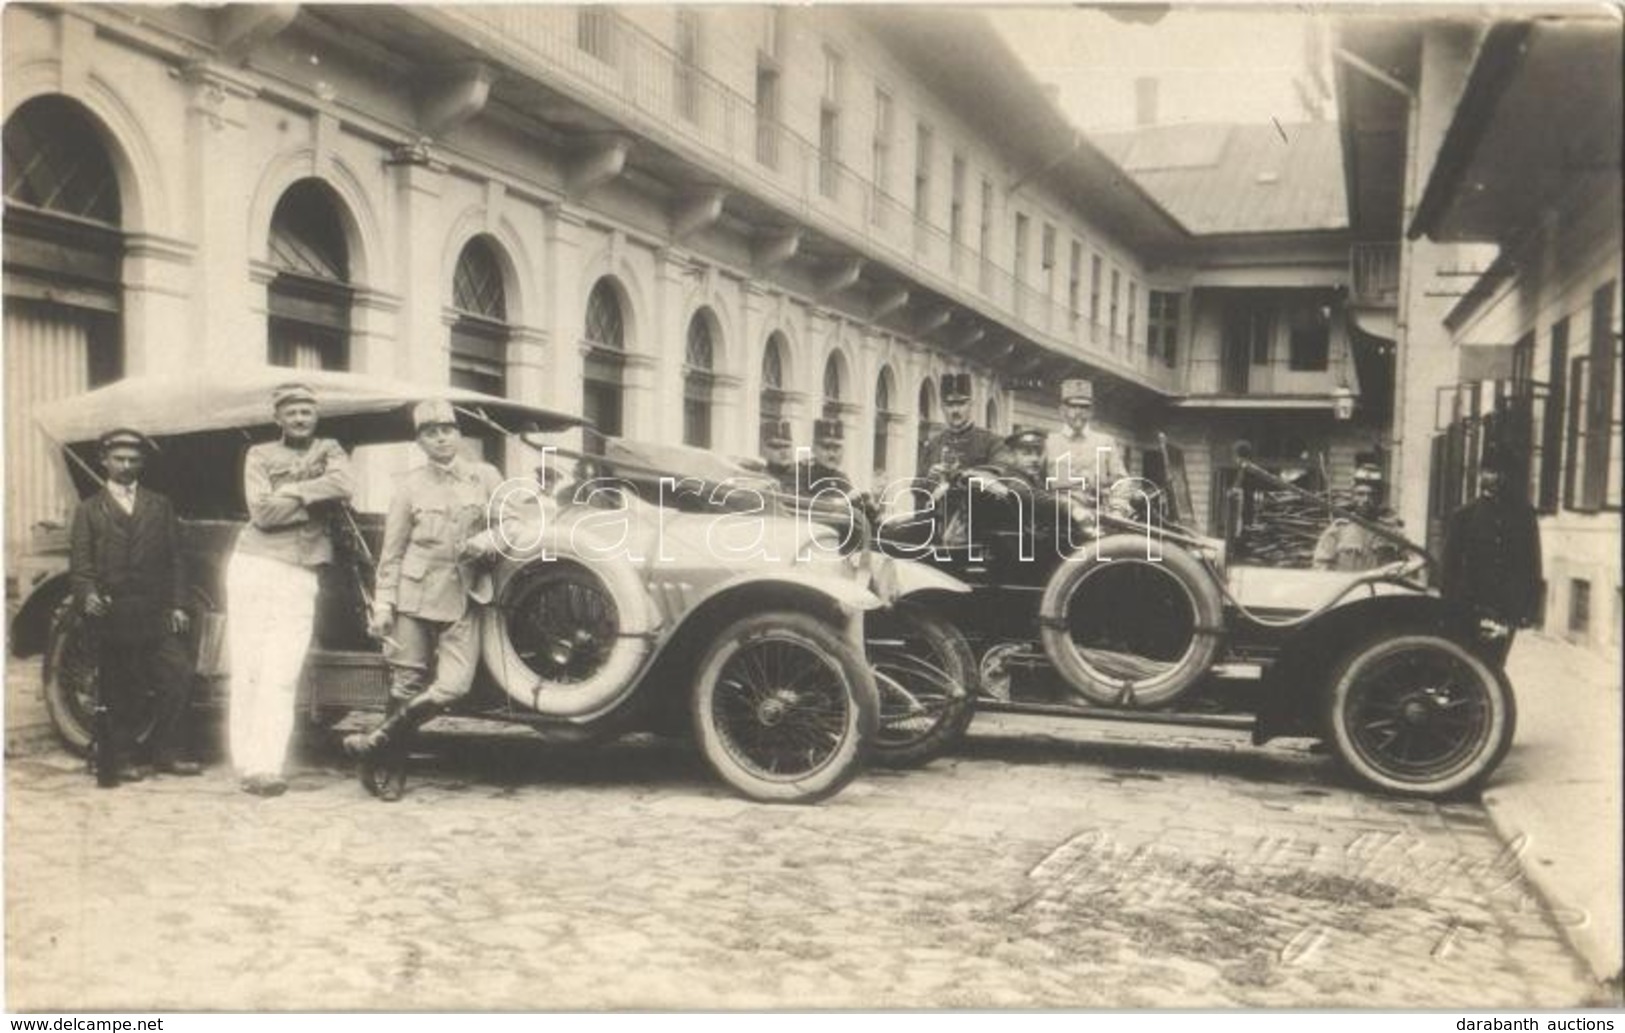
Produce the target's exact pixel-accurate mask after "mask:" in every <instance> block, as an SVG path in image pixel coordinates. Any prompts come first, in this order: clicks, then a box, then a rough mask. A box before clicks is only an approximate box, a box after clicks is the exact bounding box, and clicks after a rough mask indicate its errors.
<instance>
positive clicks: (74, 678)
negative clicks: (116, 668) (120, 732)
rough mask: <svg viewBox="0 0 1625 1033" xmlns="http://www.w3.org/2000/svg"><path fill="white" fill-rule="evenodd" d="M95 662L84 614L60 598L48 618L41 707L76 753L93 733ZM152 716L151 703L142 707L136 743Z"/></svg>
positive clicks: (84, 750) (84, 747) (83, 751)
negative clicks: (60, 600)
mask: <svg viewBox="0 0 1625 1033" xmlns="http://www.w3.org/2000/svg"><path fill="white" fill-rule="evenodd" d="M97 663H98V661H97V657H96V649H95V644H94V642H93V641H92V639H91V636H90V634H89V630H88V629H87V628H86V626H85V619H84V617H83V616H81V615H80V614H79V613H77V612H75V610H74V608H73V600H72V599H71V598H69V599H64V600H63V601H62V603H61V605H59V606H58V607H57V610H56V614H55V615H54V616H53V618H52V622H51V637H50V639H49V641H48V642H47V645H46V650H45V676H44V686H45V711H46V713H47V714H48V715H49V716H50V718H51V727H52V728H53V729H55V731H56V734H57V737H58V738H59V739H61V740H62V744H63V745H64V746H66V747H67V748H68V749H69V751H71V752H73V753H75V754H77V755H79V756H84V755H85V754H86V753H88V752H89V750H90V744H91V740H92V739H93V738H94V737H95V736H94V729H95V726H96V718H95V714H96V680H97V676H98V673H97ZM154 720H155V715H154V714H153V709H152V707H151V706H145V707H143V708H142V713H141V716H140V717H139V719H138V720H137V721H136V723H135V728H134V730H133V735H134V741H135V742H136V743H144V742H146V741H147V738H148V737H149V736H150V735H151V734H152V728H153V724H154Z"/></svg>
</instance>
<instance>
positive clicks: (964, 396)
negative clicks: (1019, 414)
mask: <svg viewBox="0 0 1625 1033" xmlns="http://www.w3.org/2000/svg"><path fill="white" fill-rule="evenodd" d="M941 383H942V389H941V395H942V412H943V415H944V416H945V417H946V418H947V421H948V426H947V427H945V428H944V429H943V430H942V431H940V432H939V433H938V434H937V435H936V436H935V437H933V438H931V440H930V441H927V442H926V443H925V447H924V448H922V449H920V464H919V467H918V469H919V475H920V476H921V477H922V478H926V479H929V480H932V481H938V482H942V481H946V480H947V479H948V478H949V477H951V476H953V474H955V473H957V472H958V471H959V470H961V469H964V468H966V467H972V466H986V465H987V464H988V463H990V462H992V461H993V460H994V458H995V457H996V455H997V454H998V451H999V444H1000V442H999V437H998V435H997V434H994V433H993V432H992V431H990V430H984V429H983V428H981V427H978V426H976V425H975V424H973V423H971V418H970V374H969V373H944V374H943V375H942V382H941Z"/></svg>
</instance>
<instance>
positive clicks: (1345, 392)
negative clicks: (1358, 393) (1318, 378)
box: [1332, 384, 1355, 420]
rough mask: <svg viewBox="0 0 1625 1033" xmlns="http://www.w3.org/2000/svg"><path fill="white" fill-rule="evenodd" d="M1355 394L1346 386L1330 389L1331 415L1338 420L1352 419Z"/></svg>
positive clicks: (1340, 385)
mask: <svg viewBox="0 0 1625 1033" xmlns="http://www.w3.org/2000/svg"><path fill="white" fill-rule="evenodd" d="M1354 399H1355V394H1354V391H1353V389H1352V388H1350V387H1349V386H1348V385H1347V384H1338V385H1337V386H1336V387H1334V388H1332V415H1333V416H1334V417H1336V418H1337V419H1339V420H1352V419H1354Z"/></svg>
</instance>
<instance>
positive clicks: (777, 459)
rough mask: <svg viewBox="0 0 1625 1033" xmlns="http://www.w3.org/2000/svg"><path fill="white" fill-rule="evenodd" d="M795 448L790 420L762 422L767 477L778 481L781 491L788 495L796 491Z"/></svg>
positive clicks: (763, 456)
mask: <svg viewBox="0 0 1625 1033" xmlns="http://www.w3.org/2000/svg"><path fill="white" fill-rule="evenodd" d="M795 447H796V442H795V438H793V437H791V435H790V421H789V420H764V421H763V422H762V463H763V465H764V467H765V468H766V470H767V475H768V476H769V477H771V478H773V479H774V480H776V481H778V482H779V490H780V491H782V492H784V493H785V494H787V495H789V494H793V493H794V492H795V490H796V453H795Z"/></svg>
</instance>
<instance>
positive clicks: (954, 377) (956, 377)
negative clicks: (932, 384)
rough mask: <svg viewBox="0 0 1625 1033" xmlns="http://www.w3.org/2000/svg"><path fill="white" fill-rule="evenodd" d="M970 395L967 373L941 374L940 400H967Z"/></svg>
mask: <svg viewBox="0 0 1625 1033" xmlns="http://www.w3.org/2000/svg"><path fill="white" fill-rule="evenodd" d="M970 397H971V391H970V374H969V373H944V374H943V375H942V400H943V401H944V402H968V401H970Z"/></svg>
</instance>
